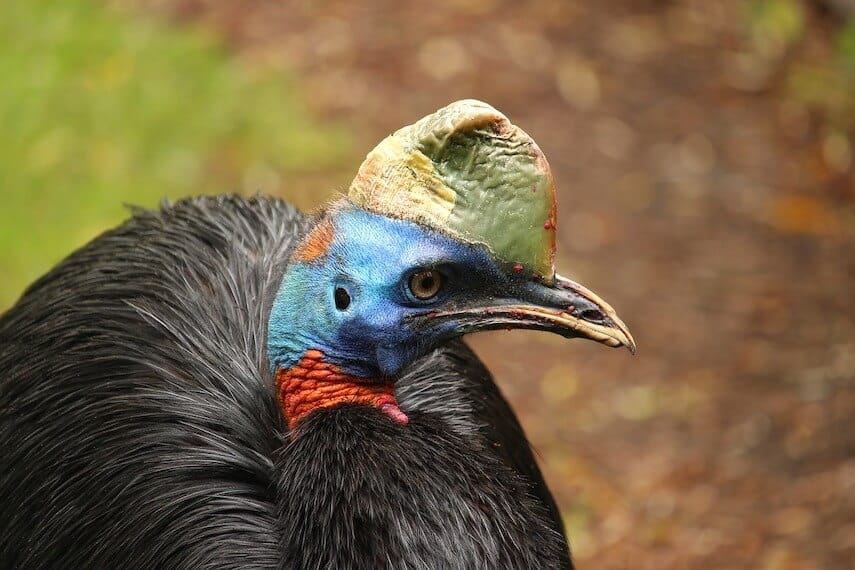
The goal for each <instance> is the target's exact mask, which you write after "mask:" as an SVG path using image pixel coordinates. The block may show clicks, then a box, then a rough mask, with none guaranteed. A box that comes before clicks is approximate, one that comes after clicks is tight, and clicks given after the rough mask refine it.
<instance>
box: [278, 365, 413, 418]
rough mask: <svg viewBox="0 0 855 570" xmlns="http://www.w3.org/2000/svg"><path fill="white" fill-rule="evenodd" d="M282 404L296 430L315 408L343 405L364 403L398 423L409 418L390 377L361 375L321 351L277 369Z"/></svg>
mask: <svg viewBox="0 0 855 570" xmlns="http://www.w3.org/2000/svg"><path fill="white" fill-rule="evenodd" d="M276 388H277V393H278V397H279V406H280V408H281V410H282V413H283V415H284V416H285V419H286V420H287V421H288V427H289V428H290V429H291V430H292V432H293V430H294V429H295V428H296V427H297V426H298V425H299V424H300V422H302V420H303V419H305V418H306V417H307V416H308V415H309V414H310V413H312V412H314V411H315V410H319V409H323V408H329V407H332V406H338V405H342V404H361V405H367V406H371V407H374V408H377V409H379V410H380V411H381V412H383V413H384V414H385V415H387V416H388V417H389V418H390V419H392V420H393V421H394V422H396V423H399V424H406V423H407V421H408V418H407V416H406V414H404V412H402V411H401V409H400V408H399V407H398V401H397V399H396V398H395V391H394V385H393V383H392V381H391V380H389V379H378V378H361V377H357V376H353V375H351V374H348V373H347V372H345V371H343V370H342V369H341V368H339V367H338V366H336V365H334V364H331V363H329V362H325V361H324V353H323V352H321V351H320V350H308V351H306V353H305V354H304V355H303V357H302V358H300V360H299V361H298V362H297V364H295V365H294V366H292V367H290V368H287V369H286V368H280V369H279V370H278V371H277V372H276Z"/></svg>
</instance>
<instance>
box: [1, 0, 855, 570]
mask: <svg viewBox="0 0 855 570" xmlns="http://www.w3.org/2000/svg"><path fill="white" fill-rule="evenodd" d="M854 17H855V2H853V1H852V0H723V1H720V2H714V1H709V0H672V1H665V0H659V1H657V0H600V1H599V2H586V1H584V0H555V1H536V2H512V1H504V0H434V1H433V2H430V3H407V2H396V1H392V0H377V1H374V2H359V3H357V2H349V1H344V0H326V1H317V2H310V1H308V0H304V1H282V2H252V1H232V2H222V1H215V0H162V1H158V0H113V1H107V0H5V1H4V2H3V3H2V4H0V77H2V88H0V197H1V198H2V200H0V275H2V280H0V310H2V309H3V308H6V307H8V306H9V305H11V304H12V303H13V302H14V300H15V299H16V298H17V297H18V296H19V295H20V293H21V291H22V290H23V288H24V287H25V286H26V285H27V284H28V283H29V282H31V281H32V280H33V279H35V278H36V277H38V276H39V275H40V274H42V273H43V272H45V271H46V270H48V269H49V268H50V267H51V266H52V265H53V264H55V263H56V262H57V261H59V260H60V259H61V258H62V257H64V256H65V255H66V254H68V253H69V252H70V251H72V250H73V249H74V248H76V247H78V246H80V245H82V244H83V243H85V242H86V241H88V240H89V239H91V238H92V237H94V236H95V235H97V234H98V233H100V232H101V231H103V230H104V229H106V228H108V227H110V226H112V225H115V224H117V223H119V222H120V221H121V220H122V219H124V218H125V217H126V216H127V210H126V209H125V206H124V205H125V204H137V205H142V206H147V207H153V206H155V205H156V204H157V203H158V201H159V200H160V199H161V198H163V197H170V198H178V197H181V196H187V195H195V194H200V193H217V192H226V191H236V192H241V193H255V192H256V191H261V192H264V193H269V194H275V195H278V196H281V197H283V198H286V199H288V200H290V201H293V202H295V203H297V204H298V205H299V206H301V207H303V208H307V209H311V208H312V207H314V206H317V205H319V204H320V203H322V202H323V201H324V200H325V199H326V198H327V197H328V196H330V195H331V194H332V193H333V192H334V191H337V190H341V189H344V188H346V187H347V185H348V183H349V181H350V178H351V177H352V175H353V174H354V172H355V170H356V168H357V166H358V164H359V163H360V162H361V160H362V157H363V156H364V154H365V153H366V152H367V151H368V150H370V148H372V147H373V146H374V145H375V144H376V143H377V142H379V140H380V139H381V138H382V137H384V136H385V135H386V134H388V133H389V132H390V131H392V130H394V129H396V128H398V127H400V126H402V125H404V124H408V123H411V122H413V121H414V120H416V119H418V118H420V117H421V116H423V115H425V114H427V113H429V112H432V111H433V110H435V109H436V108H438V107H440V106H443V105H445V104H447V103H449V102H451V101H453V100H455V99H459V98H464V97H475V98H479V99H483V100H485V101H488V102H489V103H491V104H492V105H494V106H496V107H497V108H498V109H500V110H501V111H503V112H504V113H505V114H507V115H508V116H509V117H510V118H511V119H512V120H513V121H514V123H516V124H518V125H520V126H521V127H523V128H524V129H525V130H526V131H528V132H529V133H530V134H531V135H532V136H533V137H534V138H535V139H536V140H537V141H538V142H539V144H540V146H541V147H542V148H543V150H544V151H545V153H546V155H547V157H549V160H550V163H551V165H552V167H553V170H554V173H555V179H556V183H557V186H558V191H559V200H560V208H559V221H560V223H559V259H558V267H559V269H560V271H561V272H562V273H563V274H565V275H568V276H570V277H572V278H574V279H576V280H578V281H581V282H582V283H585V284H586V285H588V286H590V287H591V288H592V289H594V290H596V291H597V292H598V293H600V294H601V295H602V296H603V297H604V298H606V299H607V300H609V301H610V302H611V303H612V304H613V305H614V306H615V308H616V309H617V310H618V312H619V313H620V314H621V315H622V316H623V318H624V320H625V321H626V322H627V323H628V325H629V326H630V328H631V329H632V331H633V333H634V335H635V338H636V340H637V341H638V345H639V354H638V356H636V357H631V356H630V355H629V354H628V353H626V352H625V351H610V350H605V349H604V348H603V347H601V346H597V345H594V344H593V343H584V342H571V343H567V342H565V341H563V340H562V339H559V338H553V337H550V336H547V335H542V334H537V333H521V332H514V333H507V334H505V333H491V334H485V335H481V336H478V337H475V338H474V339H473V340H472V344H473V345H474V347H475V348H476V350H477V351H478V353H479V354H480V355H481V356H482V358H483V359H484V360H485V361H486V362H487V364H488V366H489V367H490V368H491V369H492V371H493V372H494V373H495V375H496V377H497V381H498V382H499V384H500V386H501V387H502V389H503V390H504V392H505V393H506V395H507V396H508V398H509V400H510V401H511V402H512V404H513V405H514V407H515V409H516V410H517V412H518V413H519V415H520V417H521V420H522V422H523V424H524V426H525V428H526V430H527V432H528V434H529V436H530V439H531V440H532V442H533V444H534V446H535V448H536V450H537V452H538V456H539V458H540V461H541V464H542V467H543V469H544V472H545V475H546V477H547V479H548V481H549V483H550V485H551V487H552V489H553V490H554V492H555V494H556V498H557V499H558V501H559V503H560V505H561V508H562V512H563V514H564V518H565V521H566V524H567V527H568V531H569V533H570V536H571V542H572V545H573V548H574V550H575V555H576V558H577V560H578V562H579V565H580V566H581V567H582V568H656V569H662V568H701V567H703V568H762V569H770V570H785V569H815V568H844V567H851V564H852V560H853V559H855V426H853V416H855V390H853V388H855V386H853V385H855V248H853V245H855V174H853V173H855V170H853V169H855V156H853V155H855V147H854V146H853V133H855V20H853V18H854Z"/></svg>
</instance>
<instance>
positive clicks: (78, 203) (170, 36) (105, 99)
mask: <svg viewBox="0 0 855 570" xmlns="http://www.w3.org/2000/svg"><path fill="white" fill-rule="evenodd" d="M0 39H2V43H3V49H2V50H0V77H3V89H2V90H0V124H2V125H3V127H2V129H0V193H1V194H2V196H0V199H2V207H0V274H2V275H3V276H4V281H3V286H2V287H0V309H2V308H3V307H4V306H7V305H8V304H9V303H10V302H11V301H12V300H13V299H14V298H15V297H16V296H17V295H18V294H19V292H20V291H21V289H22V288H23V287H24V286H25V285H26V284H27V283H28V282H30V281H32V280H33V279H34V278H36V277H38V276H39V275H40V274H41V273H43V272H44V271H46V270H47V269H48V268H49V267H50V266H51V265H53V264H54V263H56V262H57V261H58V260H59V259H60V258H61V257H62V256H64V255H66V254H67V253H69V252H70V251H71V250H72V249H74V248H75V247H77V246H79V245H81V244H82V243H84V242H85V241H86V240H88V239H90V238H91V237H92V236H93V235H95V234H97V233H99V232H100V231H103V229H105V228H106V227H109V226H111V225H114V224H116V223H117V222H119V221H120V220H121V219H123V218H124V217H126V216H127V212H126V210H125V208H124V204H125V203H133V204H139V205H143V206H148V207H150V206H154V205H155V204H156V203H157V201H158V200H159V199H161V198H162V197H165V196H166V197H172V198H177V197H181V196H186V195H193V194H200V193H211V192H224V191H240V190H243V189H244V188H243V186H245V185H247V184H250V183H257V182H258V180H259V179H258V178H257V177H255V178H253V177H246V176H245V174H244V173H245V172H248V171H253V172H273V173H274V175H273V176H266V177H264V178H262V179H260V180H261V181H262V182H268V183H274V184H275V183H276V182H278V181H279V179H280V178H279V173H283V172H285V171H296V170H300V171H304V170H320V169H324V168H328V167H330V166H334V165H336V164H338V163H340V162H341V160H342V158H343V157H344V156H345V151H346V149H347V142H346V140H344V138H343V137H342V135H341V133H338V132H336V131H335V130H332V129H331V128H329V127H323V128H322V127H320V126H319V125H317V124H315V123H314V122H313V121H312V120H311V119H310V118H308V117H307V114H306V112H305V110H304V108H303V106H302V105H301V104H300V102H299V100H298V98H297V96H296V94H295V88H294V86H293V84H292V83H291V82H290V81H289V80H288V78H287V77H284V76H283V75H282V74H281V73H280V72H276V71H273V70H270V69H263V68H250V67H247V66H242V65H239V64H238V63H236V62H235V61H234V60H231V59H229V58H228V57H227V56H226V54H225V52H224V50H223V48H222V47H221V45H220V44H219V43H218V42H217V41H215V40H214V39H213V38H212V37H210V36H209V35H208V34H206V33H204V32H203V31H201V30H197V29H174V28H170V27H168V26H166V25H164V24H161V23H158V22H155V21H150V20H147V19H145V18H131V17H128V16H122V15H120V14H118V13H116V12H113V11H112V10H110V9H109V8H107V7H105V6H103V5H102V4H100V3H97V2H92V1H90V0H7V1H6V2H3V3H2V4H0ZM244 181H246V183H244ZM246 190H247V191H250V192H254V191H257V190H263V191H266V192H280V191H281V188H279V187H255V186H253V187H250V188H246Z"/></svg>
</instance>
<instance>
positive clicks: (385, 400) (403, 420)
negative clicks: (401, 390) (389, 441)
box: [376, 397, 410, 426]
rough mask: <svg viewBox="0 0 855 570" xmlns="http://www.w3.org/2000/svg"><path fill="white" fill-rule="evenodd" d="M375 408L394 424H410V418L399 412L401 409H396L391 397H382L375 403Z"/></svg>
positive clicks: (393, 399) (395, 403)
mask: <svg viewBox="0 0 855 570" xmlns="http://www.w3.org/2000/svg"><path fill="white" fill-rule="evenodd" d="M376 406H377V407H378V408H379V409H380V411H381V412H383V413H384V414H386V415H387V416H388V417H389V418H390V419H391V420H392V421H393V422H395V423H399V424H401V425H404V426H405V425H407V424H408V423H409V422H410V418H408V417H407V414H405V413H404V412H402V411H401V408H399V407H398V402H396V401H395V398H393V397H382V398H381V399H380V400H379V401H378V402H377V403H376Z"/></svg>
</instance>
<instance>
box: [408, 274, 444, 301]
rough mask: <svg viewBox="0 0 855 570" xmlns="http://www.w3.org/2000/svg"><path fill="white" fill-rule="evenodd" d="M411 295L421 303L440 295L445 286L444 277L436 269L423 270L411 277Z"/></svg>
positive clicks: (409, 286) (409, 284)
mask: <svg viewBox="0 0 855 570" xmlns="http://www.w3.org/2000/svg"><path fill="white" fill-rule="evenodd" d="M407 286H408V288H409V290H410V294H412V295H413V297H415V298H416V299H418V300H419V301H428V300H430V299H433V298H434V297H436V296H437V294H439V292H440V290H441V289H442V286H443V275H442V273H440V272H439V271H437V270H436V269H421V270H419V271H416V272H415V273H413V274H412V275H411V276H410V280H409V283H408V285H407Z"/></svg>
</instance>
